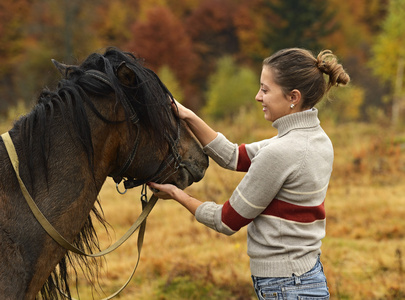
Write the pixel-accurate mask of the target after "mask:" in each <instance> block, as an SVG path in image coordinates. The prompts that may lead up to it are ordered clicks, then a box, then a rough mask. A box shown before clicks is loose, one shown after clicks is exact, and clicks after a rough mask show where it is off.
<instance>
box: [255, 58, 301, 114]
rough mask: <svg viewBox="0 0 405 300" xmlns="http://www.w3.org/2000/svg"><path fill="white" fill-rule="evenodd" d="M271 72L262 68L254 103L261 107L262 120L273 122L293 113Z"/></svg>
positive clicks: (289, 102)
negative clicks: (259, 104)
mask: <svg viewBox="0 0 405 300" xmlns="http://www.w3.org/2000/svg"><path fill="white" fill-rule="evenodd" d="M273 78H274V76H273V72H272V71H271V68H270V67H268V66H263V69H262V74H261V77H260V89H259V92H258V93H257V95H256V101H258V102H261V104H262V106H263V112H264V118H265V119H266V120H267V121H271V122H274V121H275V120H277V119H278V118H280V117H283V116H285V115H288V114H290V113H292V112H293V110H292V109H291V107H290V105H291V103H292V102H291V100H290V99H289V97H287V96H285V95H284V94H283V91H282V90H281V87H280V86H279V85H277V84H276V83H275V82H274V80H273Z"/></svg>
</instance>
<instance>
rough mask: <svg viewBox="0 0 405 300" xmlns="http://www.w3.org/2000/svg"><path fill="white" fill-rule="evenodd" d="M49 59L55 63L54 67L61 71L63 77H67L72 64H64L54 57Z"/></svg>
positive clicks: (72, 67)
mask: <svg viewBox="0 0 405 300" xmlns="http://www.w3.org/2000/svg"><path fill="white" fill-rule="evenodd" d="M51 61H52V63H53V64H54V65H55V67H56V69H57V70H58V71H59V73H61V74H62V75H63V76H65V77H68V75H69V73H70V72H71V71H72V70H73V69H74V66H72V65H65V64H62V63H60V62H58V61H56V60H54V59H51Z"/></svg>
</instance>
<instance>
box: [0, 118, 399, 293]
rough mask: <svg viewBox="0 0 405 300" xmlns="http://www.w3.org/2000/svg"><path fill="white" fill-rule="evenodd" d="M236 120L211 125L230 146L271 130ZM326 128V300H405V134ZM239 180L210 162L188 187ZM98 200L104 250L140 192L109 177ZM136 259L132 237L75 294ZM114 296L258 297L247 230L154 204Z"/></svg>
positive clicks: (113, 282) (207, 190)
mask: <svg viewBox="0 0 405 300" xmlns="http://www.w3.org/2000/svg"><path fill="white" fill-rule="evenodd" d="M243 117H244V118H245V119H244V120H245V121H244V125H243V126H242V127H243V129H241V127H240V126H236V125H233V124H232V122H223V123H221V124H215V125H214V128H216V129H217V130H220V131H222V132H224V133H225V134H226V135H227V136H229V137H230V138H231V139H232V140H234V141H235V142H241V141H247V142H250V141H252V140H257V139H262V138H266V137H270V136H272V135H274V134H276V132H275V130H274V129H272V128H271V127H269V125H268V124H263V123H262V122H260V121H256V120H255V119H256V117H255V116H253V117H249V116H243ZM240 121H241V120H239V123H240ZM323 125H324V129H325V131H326V132H327V133H328V134H329V136H330V137H331V139H332V142H333V143H334V146H335V164H334V172H333V176H332V179H331V183H330V187H329V190H328V195H327V201H326V209H327V235H326V238H325V239H324V241H323V246H322V251H323V254H322V260H323V263H324V267H325V272H326V275H327V278H328V283H329V288H330V292H331V299H404V298H405V278H404V277H405V274H404V255H405V239H404V235H405V204H404V202H405V196H404V195H405V174H404V171H405V153H404V149H403V148H404V145H405V144H404V142H405V135H402V134H401V132H400V131H397V132H396V131H394V130H391V131H387V130H385V129H384V128H382V127H380V126H378V124H373V125H370V124H367V125H365V124H346V125H340V126H334V125H333V124H328V123H327V122H323ZM7 127H10V126H7V125H4V124H3V125H1V127H0V128H5V129H7ZM245 127H246V128H245ZM5 129H4V130H5ZM241 176H243V174H238V173H234V172H230V171H225V170H223V169H221V168H219V167H218V166H217V165H215V163H211V166H210V168H209V169H208V171H207V175H206V177H205V178H204V179H203V180H202V182H200V183H197V184H195V185H193V186H191V187H190V188H188V190H187V191H188V192H189V193H191V194H193V195H194V196H195V197H197V198H199V199H201V200H205V201H216V202H218V203H222V202H224V201H226V200H227V199H228V197H229V196H230V194H231V192H232V191H233V189H234V187H235V186H236V185H237V184H238V182H239V181H240V179H241V178H242V177H241ZM100 199H101V203H102V206H103V209H104V212H105V216H106V218H107V220H108V221H109V222H110V223H111V225H112V228H113V230H110V237H109V236H108V235H106V234H105V233H104V232H103V231H102V230H101V229H100V230H99V236H100V240H101V245H102V248H105V247H107V246H108V245H110V244H111V243H112V242H113V241H115V240H116V239H117V238H118V237H120V236H121V235H122V234H123V233H124V232H125V231H126V230H127V229H128V228H129V227H130V225H131V224H132V222H134V221H135V219H136V217H137V216H138V215H139V213H140V203H139V190H133V191H130V192H128V193H127V194H126V195H124V196H121V195H119V194H118V193H117V192H116V191H115V185H114V183H113V182H112V181H111V180H107V182H106V184H105V186H104V187H103V189H102V192H101V194H100ZM136 258H137V250H136V236H134V237H132V238H131V239H130V240H129V241H128V242H127V243H126V244H124V245H123V246H122V247H121V248H119V249H118V250H117V251H116V252H115V253H112V254H111V255H109V256H107V258H106V260H105V261H103V260H101V262H102V264H103V266H104V268H103V271H102V274H101V275H100V279H99V282H100V286H101V288H98V289H97V291H92V289H91V288H89V284H88V283H87V282H86V281H85V280H84V279H83V277H82V276H81V275H79V285H78V290H79V291H80V296H81V299H92V297H93V296H94V298H95V299H99V298H102V297H105V296H106V295H108V294H110V293H112V292H114V291H115V290H116V289H118V288H119V287H120V286H121V285H122V284H123V283H124V282H125V281H126V280H127V277H128V276H129V274H130V272H131V269H132V268H133V266H134V265H135V263H136ZM100 289H102V291H101V292H100ZM118 298H119V299H140V300H146V299H148V300H149V299H176V300H177V299H179V300H181V299H210V300H212V299H214V300H215V299H255V296H254V293H253V289H252V286H251V280H250V272H249V260H248V257H247V255H246V229H242V230H241V231H240V232H238V233H237V234H235V235H233V236H231V237H226V236H222V235H220V234H217V233H216V232H214V231H212V230H210V229H207V228H206V227H204V226H203V225H201V224H199V223H198V222H196V221H195V220H194V218H193V217H192V216H191V215H190V214H189V212H188V211H186V210H185V209H184V208H182V207H181V206H180V205H178V204H177V203H174V202H172V201H163V200H160V201H159V202H158V203H157V205H156V207H155V209H154V210H153V211H152V213H151V215H150V217H149V219H148V225H147V229H146V237H145V242H144V248H143V251H142V256H141V261H140V264H139V267H138V270H137V272H136V273H135V276H134V278H133V279H132V281H131V282H130V283H129V285H128V287H127V288H126V289H125V290H124V292H122V293H121V294H120V296H119V297H118Z"/></svg>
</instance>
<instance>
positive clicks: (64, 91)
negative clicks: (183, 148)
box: [13, 48, 176, 299]
mask: <svg viewBox="0 0 405 300" xmlns="http://www.w3.org/2000/svg"><path fill="white" fill-rule="evenodd" d="M123 62H124V63H125V64H126V66H127V67H128V68H130V69H131V70H132V71H133V72H134V74H135V76H136V86H134V87H130V86H126V85H124V84H123V83H121V82H120V81H119V79H118V77H117V69H118V67H119V65H120V64H121V63H123ZM89 70H96V71H99V72H102V73H103V74H104V77H106V78H107V81H108V82H105V81H103V80H99V79H97V78H96V77H94V76H91V75H90V74H89V73H86V71H89ZM64 75H65V76H64V78H62V79H61V80H60V81H59V84H58V86H57V88H56V89H55V90H54V91H51V90H49V89H45V90H43V91H42V93H41V94H40V95H39V97H38V101H37V103H36V105H35V106H34V108H33V110H32V111H31V112H30V113H29V114H28V115H26V116H24V117H22V118H21V119H20V120H19V121H18V122H17V123H16V124H15V126H14V128H13V130H17V131H18V132H19V134H20V136H21V140H22V143H23V145H22V147H23V149H24V153H25V154H26V159H27V161H28V170H29V171H30V174H32V171H33V168H34V157H33V155H32V153H33V149H34V143H39V144H40V149H41V151H40V152H41V157H35V160H36V161H35V165H36V167H38V165H39V166H40V167H41V168H43V171H44V173H45V174H48V173H47V161H48V157H49V153H50V147H51V145H50V140H49V138H50V134H49V132H50V128H51V126H52V123H53V122H54V121H55V120H54V119H55V118H54V116H55V115H56V111H58V112H60V115H61V116H62V119H63V122H64V123H65V125H66V126H67V127H68V128H69V130H70V134H71V136H72V137H73V138H74V140H79V141H80V144H81V146H82V148H83V150H84V151H85V153H86V154H87V157H88V162H89V166H90V167H91V168H92V170H93V166H94V161H93V156H94V149H93V144H92V137H91V131H90V126H89V119H88V116H87V114H86V110H85V106H86V105H88V107H90V108H91V109H92V110H93V112H94V113H95V114H96V115H97V116H98V117H99V118H100V119H102V120H103V121H104V122H107V123H113V122H117V121H118V120H107V119H106V118H104V117H103V116H102V114H101V113H100V112H99V111H97V109H96V108H95V105H94V104H93V102H92V100H95V101H96V99H97V98H106V97H107V96H108V95H111V94H112V93H114V95H115V99H116V100H115V101H116V103H117V104H118V103H121V102H122V101H128V102H129V103H130V104H131V106H132V107H133V109H134V110H135V112H136V114H137V116H138V118H139V124H140V126H143V127H144V128H147V130H146V131H147V133H148V134H150V137H151V140H152V141H153V142H154V143H156V144H161V143H163V142H165V136H166V135H170V136H174V135H175V134H176V132H175V131H174V130H175V128H174V126H173V122H172V113H171V108H170V105H169V102H168V97H170V98H172V95H171V94H170V92H169V91H168V89H167V88H166V87H165V86H164V85H163V83H162V82H161V81H160V80H159V78H158V77H157V75H156V74H155V73H154V72H153V71H151V70H150V69H148V68H146V67H144V66H143V61H142V60H140V59H138V58H136V57H135V56H134V55H132V54H131V53H127V52H122V51H120V50H118V49H116V48H108V49H106V51H105V53H104V54H98V53H93V54H91V55H90V56H88V58H87V59H86V60H85V61H84V62H83V63H82V64H81V65H79V66H69V67H68V68H67V69H66V72H65V74H64ZM126 117H127V118H126V119H127V122H128V125H130V120H129V117H130V115H129V114H128V112H126ZM128 128H129V129H130V128H131V126H128ZM36 145H38V144H36ZM46 176H47V175H46ZM34 180H35V178H33V177H31V189H32V186H33V185H34ZM96 202H97V204H98V206H99V207H100V204H99V202H98V200H96ZM100 208H101V207H100ZM92 212H93V215H94V216H95V217H96V218H97V219H98V220H99V221H100V222H101V224H102V225H103V226H104V227H105V228H106V225H107V223H106V222H105V220H104V219H103V214H102V210H101V213H100V212H99V211H98V210H97V208H96V207H93V209H92ZM74 244H75V245H76V247H78V248H80V249H83V250H84V251H86V252H90V253H91V252H92V250H95V249H98V250H99V244H98V238H97V235H96V232H95V230H94V228H93V223H92V218H91V216H89V217H88V219H87V221H86V223H85V225H84V227H83V229H82V231H81V232H80V234H79V235H78V237H77V238H76V239H75V241H74ZM74 260H80V267H81V268H82V269H83V266H82V264H84V265H85V269H87V272H88V274H89V277H91V276H93V271H92V270H93V266H96V269H97V264H96V263H94V260H92V259H90V260H88V258H86V257H81V256H76V255H73V256H72V255H71V254H70V253H68V254H67V255H66V257H65V258H63V259H62V260H61V262H60V263H59V265H58V267H57V268H56V269H55V271H54V272H53V273H52V274H51V275H50V277H49V279H48V281H47V283H46V284H45V285H44V287H43V288H42V290H41V294H42V298H44V299H48V298H52V299H58V298H59V297H61V298H64V297H63V296H60V294H59V292H58V289H60V290H64V291H65V293H66V294H67V295H68V296H69V297H70V290H69V286H68V272H67V264H68V263H70V264H73V265H74Z"/></svg>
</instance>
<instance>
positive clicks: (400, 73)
mask: <svg viewBox="0 0 405 300" xmlns="http://www.w3.org/2000/svg"><path fill="white" fill-rule="evenodd" d="M404 64H405V60H404V58H402V57H401V58H399V59H398V69H397V76H396V80H395V90H394V99H393V102H392V124H393V125H396V124H398V121H399V115H400V110H401V100H402V82H403V77H404Z"/></svg>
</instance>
